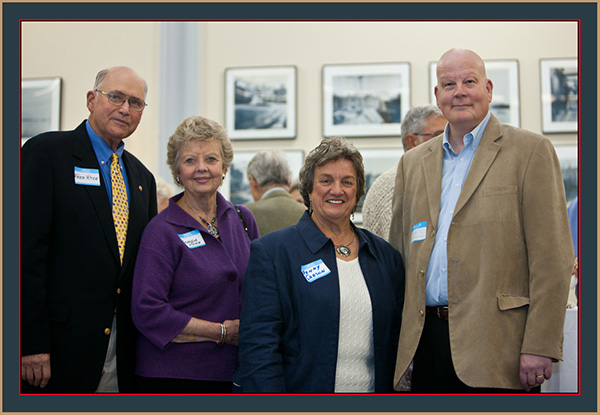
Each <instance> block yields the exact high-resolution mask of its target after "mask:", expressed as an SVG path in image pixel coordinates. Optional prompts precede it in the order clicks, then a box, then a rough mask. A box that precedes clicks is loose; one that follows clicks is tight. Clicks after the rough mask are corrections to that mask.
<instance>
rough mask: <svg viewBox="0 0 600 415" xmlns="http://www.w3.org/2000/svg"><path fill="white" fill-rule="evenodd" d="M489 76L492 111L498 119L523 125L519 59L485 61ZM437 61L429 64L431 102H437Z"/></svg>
mask: <svg viewBox="0 0 600 415" xmlns="http://www.w3.org/2000/svg"><path fill="white" fill-rule="evenodd" d="M484 63H485V71H486V75H487V78H488V79H490V80H491V81H492V85H493V92H492V102H491V103H490V112H491V113H492V114H494V116H495V117H496V118H498V121H500V122H501V123H503V124H508V125H512V126H513V127H520V126H521V108H520V103H521V99H520V85H519V61H518V60H516V59H507V60H501V59H491V60H486V61H484ZM436 68H437V62H431V63H430V64H429V79H430V80H429V84H430V85H429V89H430V102H431V104H433V105H435V104H436V98H435V93H434V87H435V86H436V85H437V75H436Z"/></svg>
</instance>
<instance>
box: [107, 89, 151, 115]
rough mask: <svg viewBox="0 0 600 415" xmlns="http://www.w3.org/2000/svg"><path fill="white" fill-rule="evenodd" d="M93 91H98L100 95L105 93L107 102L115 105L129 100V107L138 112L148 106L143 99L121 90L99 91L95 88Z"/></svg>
mask: <svg viewBox="0 0 600 415" xmlns="http://www.w3.org/2000/svg"><path fill="white" fill-rule="evenodd" d="M95 91H98V92H100V93H101V94H102V95H106V98H108V102H110V103H111V104H113V105H116V106H121V105H123V104H124V103H125V101H127V102H129V108H131V109H132V110H134V111H138V112H141V111H143V110H144V108H146V107H147V106H148V104H146V102H145V101H144V100H143V99H141V98H136V97H134V96H131V95H126V94H123V93H121V92H104V91H100V90H99V89H96V90H95Z"/></svg>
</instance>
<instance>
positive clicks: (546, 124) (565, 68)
mask: <svg viewBox="0 0 600 415" xmlns="http://www.w3.org/2000/svg"><path fill="white" fill-rule="evenodd" d="M540 82H541V87H540V90H541V98H542V131H543V132H544V133H576V132H577V119H578V116H579V73H578V67H577V59H575V58H573V59H540Z"/></svg>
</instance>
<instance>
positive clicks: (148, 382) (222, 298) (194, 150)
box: [131, 116, 259, 393]
mask: <svg viewBox="0 0 600 415" xmlns="http://www.w3.org/2000/svg"><path fill="white" fill-rule="evenodd" d="M232 159H233V147H232V145H231V142H230V141H229V138H228V137H227V135H226V133H225V130H224V129H223V127H221V126H220V125H219V124H217V123H216V122H214V121H211V120H208V119H206V118H203V117H199V116H194V117H189V118H186V119H185V120H183V121H182V122H181V124H180V125H179V126H178V127H177V128H176V129H175V131H174V133H173V135H171V137H170V138H169V142H168V144H167V164H168V165H169V167H170V168H171V172H172V174H173V178H174V180H175V182H176V183H177V185H178V186H180V187H182V188H183V192H182V193H179V194H177V195H175V196H173V197H172V198H171V199H170V200H169V206H168V207H167V208H166V209H165V210H163V211H162V212H161V213H160V214H159V215H157V216H156V218H154V219H153V220H152V221H151V222H150V223H149V224H148V227H147V228H146V230H145V232H144V235H143V236H142V241H141V244H140V250H139V255H138V262H137V266H136V268H135V274H134V277H133V298H132V310H131V311H132V317H133V322H134V323H135V325H136V327H137V328H138V329H139V332H140V334H139V335H138V338H137V348H136V359H135V374H136V381H137V382H136V389H137V391H138V392H141V393H226V392H231V390H232V378H233V374H234V372H235V369H236V367H237V342H238V327H239V314H240V307H241V302H242V298H241V286H242V280H243V275H244V271H245V270H246V266H247V264H248V258H249V255H250V241H251V240H253V239H256V238H258V237H259V233H258V227H257V226H256V222H255V221H254V217H253V216H252V213H251V212H250V211H249V210H248V209H246V208H245V207H243V206H240V207H236V206H234V205H232V204H231V203H230V202H229V201H227V200H226V199H225V198H224V197H223V196H222V195H221V194H220V193H219V192H218V190H217V189H218V188H219V186H221V184H222V183H223V180H224V178H225V173H226V172H227V170H228V169H229V167H230V166H231V161H232ZM237 209H239V211H237Z"/></svg>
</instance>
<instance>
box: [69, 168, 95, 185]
mask: <svg viewBox="0 0 600 415" xmlns="http://www.w3.org/2000/svg"><path fill="white" fill-rule="evenodd" d="M73 175H74V177H75V184H79V185H83V186H100V170H98V169H83V168H81V167H77V166H75V170H74V171H73Z"/></svg>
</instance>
